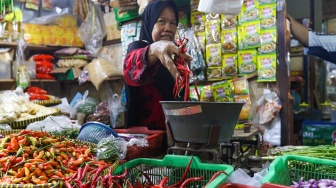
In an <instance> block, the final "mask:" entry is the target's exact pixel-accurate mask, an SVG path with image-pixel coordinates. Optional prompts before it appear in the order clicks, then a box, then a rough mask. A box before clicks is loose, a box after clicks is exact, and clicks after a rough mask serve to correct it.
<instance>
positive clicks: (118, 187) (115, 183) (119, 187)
mask: <svg viewBox="0 0 336 188" xmlns="http://www.w3.org/2000/svg"><path fill="white" fill-rule="evenodd" d="M112 182H113V185H115V186H116V187H117V188H123V186H121V185H120V184H119V183H118V182H117V181H116V180H112Z"/></svg>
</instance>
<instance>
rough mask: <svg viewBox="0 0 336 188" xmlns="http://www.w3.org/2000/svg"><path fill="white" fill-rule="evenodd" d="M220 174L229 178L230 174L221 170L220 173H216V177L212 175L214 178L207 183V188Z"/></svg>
mask: <svg viewBox="0 0 336 188" xmlns="http://www.w3.org/2000/svg"><path fill="white" fill-rule="evenodd" d="M220 174H225V175H227V176H229V174H228V173H226V172H225V171H223V170H220V171H218V172H216V173H215V174H214V175H212V177H211V178H210V180H209V181H208V183H207V184H206V185H205V186H207V185H208V184H210V183H211V182H212V181H213V180H214V179H216V178H217V177H218V176H219V175H220Z"/></svg>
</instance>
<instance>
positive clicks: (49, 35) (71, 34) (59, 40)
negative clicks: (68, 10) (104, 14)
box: [23, 15, 83, 47]
mask: <svg viewBox="0 0 336 188" xmlns="http://www.w3.org/2000/svg"><path fill="white" fill-rule="evenodd" d="M77 31H78V27H77V20H76V18H75V17H73V16H71V15H63V16H60V17H58V19H56V22H55V23H52V24H49V25H42V24H32V23H24V24H23V32H24V34H23V38H24V40H25V41H26V42H27V43H29V44H37V45H51V46H79V47H82V46H83V42H82V41H81V39H80V38H79V36H78V35H77Z"/></svg>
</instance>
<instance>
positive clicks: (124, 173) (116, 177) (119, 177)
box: [112, 167, 128, 179]
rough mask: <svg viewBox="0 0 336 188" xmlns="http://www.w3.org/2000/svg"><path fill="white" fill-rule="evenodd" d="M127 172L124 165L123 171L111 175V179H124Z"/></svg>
mask: <svg viewBox="0 0 336 188" xmlns="http://www.w3.org/2000/svg"><path fill="white" fill-rule="evenodd" d="M127 173H128V170H127V168H126V167H124V172H123V173H122V174H121V175H115V176H112V179H124V178H125V177H126V175H127Z"/></svg>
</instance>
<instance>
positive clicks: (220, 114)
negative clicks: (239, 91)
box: [160, 101, 244, 144]
mask: <svg viewBox="0 0 336 188" xmlns="http://www.w3.org/2000/svg"><path fill="white" fill-rule="evenodd" d="M160 103H161V106H162V108H163V111H164V114H165V117H166V120H167V121H168V126H169V129H170V132H171V134H172V135H171V136H172V137H173V140H174V141H176V142H188V143H198V144H208V143H209V142H210V140H211V139H212V138H211V137H217V140H215V142H216V143H224V142H228V141H230V140H231V138H232V135H233V133H234V129H235V126H236V124H237V122H238V117H239V114H240V111H241V109H242V107H243V105H244V103H234V102H194V101H183V102H182V101H160ZM218 132H219V134H218ZM214 135H215V136H214ZM212 143H213V141H212Z"/></svg>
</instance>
